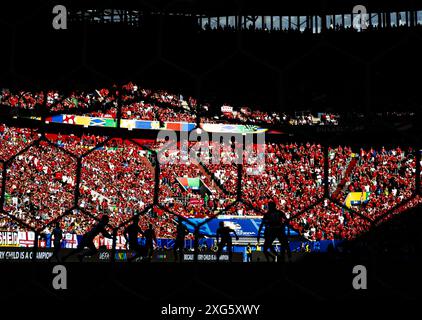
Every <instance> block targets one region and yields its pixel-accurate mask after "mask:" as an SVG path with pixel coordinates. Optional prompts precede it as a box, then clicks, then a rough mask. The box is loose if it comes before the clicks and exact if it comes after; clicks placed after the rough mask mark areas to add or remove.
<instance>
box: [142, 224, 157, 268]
mask: <svg viewBox="0 0 422 320" xmlns="http://www.w3.org/2000/svg"><path fill="white" fill-rule="evenodd" d="M144 237H145V249H146V252H147V257H148V260H149V261H151V258H152V256H153V254H154V242H155V243H157V238H156V236H155V231H154V229H153V228H152V224H149V225H148V229H146V230H145V231H144Z"/></svg>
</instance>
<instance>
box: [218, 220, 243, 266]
mask: <svg viewBox="0 0 422 320" xmlns="http://www.w3.org/2000/svg"><path fill="white" fill-rule="evenodd" d="M230 233H234V235H235V236H236V240H239V237H238V235H237V233H236V231H235V230H233V229H230V228H229V227H225V226H224V222H223V221H221V222H220V224H219V228H218V229H217V232H216V237H217V246H218V249H217V261H220V256H221V251H222V250H223V248H224V247H227V252H228V253H229V261H230V262H231V261H232V257H233V244H232V237H231V235H230ZM220 238H221V242H220Z"/></svg>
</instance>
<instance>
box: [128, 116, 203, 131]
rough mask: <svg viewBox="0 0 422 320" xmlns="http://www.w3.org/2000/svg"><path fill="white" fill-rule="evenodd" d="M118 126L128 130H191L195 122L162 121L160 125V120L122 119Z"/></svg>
mask: <svg viewBox="0 0 422 320" xmlns="http://www.w3.org/2000/svg"><path fill="white" fill-rule="evenodd" d="M120 127H121V128H126V129H129V130H134V129H138V130H139V129H141V130H174V131H191V130H193V129H194V128H195V127H196V124H195V123H190V122H163V123H162V126H160V121H149V120H126V119H122V120H121V122H120Z"/></svg>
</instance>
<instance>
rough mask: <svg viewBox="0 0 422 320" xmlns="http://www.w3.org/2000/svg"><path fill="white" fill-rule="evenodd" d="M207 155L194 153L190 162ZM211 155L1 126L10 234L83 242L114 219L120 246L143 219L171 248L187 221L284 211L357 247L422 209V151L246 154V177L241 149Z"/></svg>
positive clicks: (264, 149) (318, 149)
mask: <svg viewBox="0 0 422 320" xmlns="http://www.w3.org/2000/svg"><path fill="white" fill-rule="evenodd" d="M197 147H198V146H197V145H196V144H195V143H192V142H190V143H189V144H188V145H187V148H188V149H187V151H191V150H192V149H193V148H197ZM209 147H210V148H209V150H208V151H206V152H204V151H201V150H199V151H198V150H197V149H195V150H196V151H195V152H193V154H196V155H197V157H193V158H192V157H186V154H187V153H186V152H185V151H186V150H183V148H182V147H180V146H177V147H176V148H169V149H163V148H166V147H165V144H163V142H161V141H150V140H126V139H116V138H112V139H110V138H108V137H104V136H94V135H83V136H75V135H60V134H40V133H39V132H37V130H32V129H23V128H11V127H7V126H5V125H0V172H1V175H0V182H1V186H2V188H4V189H3V190H2V195H3V196H2V199H4V201H3V203H2V210H1V211H0V230H7V231H35V230H36V231H38V232H39V233H49V232H51V230H52V229H53V227H54V225H55V224H56V223H59V224H60V226H61V228H62V229H63V230H64V231H65V232H69V233H74V234H79V235H80V234H83V233H85V232H86V231H88V230H89V229H90V228H91V227H92V225H93V224H94V223H95V221H96V220H98V219H99V218H100V217H101V216H102V215H103V214H107V215H108V216H109V217H110V229H115V230H117V232H118V234H119V235H121V234H122V231H123V228H124V227H125V225H127V224H128V223H129V221H130V219H131V218H132V217H133V216H134V215H135V214H140V215H141V220H140V225H141V228H143V229H146V228H147V226H148V225H149V224H152V225H153V227H154V229H155V231H156V234H157V236H158V237H160V238H172V237H174V234H175V228H176V222H175V220H176V218H177V216H181V217H183V218H185V219H205V218H210V217H215V216H218V215H223V216H224V215H227V216H236V217H240V218H246V219H247V218H248V217H256V216H258V217H262V215H263V214H264V213H265V212H266V211H267V209H268V203H269V202H270V201H274V202H275V203H276V205H277V208H278V210H280V212H282V214H284V215H285V216H286V217H287V218H288V219H289V222H290V227H291V228H292V229H294V230H295V231H296V232H298V233H299V234H300V235H301V236H303V237H305V238H307V239H309V240H325V239H328V240H332V239H337V238H342V239H351V238H355V237H356V236H357V235H359V234H362V233H364V232H366V231H368V230H369V229H370V228H371V226H373V225H376V224H378V223H380V222H384V221H386V220H388V219H390V218H391V217H392V216H394V215H396V214H399V213H401V212H403V211H404V210H407V209H408V208H412V207H414V206H417V205H419V204H420V202H421V198H420V197H419V196H418V193H417V189H418V187H419V186H417V185H416V181H417V179H416V174H417V172H416V171H417V163H416V161H417V160H416V159H417V154H416V150H414V149H410V148H406V149H402V148H400V147H399V146H396V147H389V148H384V147H383V148H360V149H357V150H355V149H353V148H351V147H348V146H332V147H330V148H328V150H326V152H324V149H323V147H322V146H321V145H319V144H315V143H291V142H289V143H272V142H267V143H265V145H256V144H255V145H251V146H247V147H246V148H245V149H244V150H243V160H241V161H240V164H241V166H240V168H241V171H238V168H239V167H238V166H237V165H236V161H237V163H238V162H239V160H238V159H237V158H236V157H237V155H236V152H235V151H234V150H235V148H236V146H232V145H224V143H218V144H216V143H212V144H210V146H209ZM217 148H218V149H220V152H219V154H220V156H221V161H220V162H216V163H215V162H213V161H212V160H213V159H212V156H213V154H214V151H215V150H216V149H217ZM188 154H189V152H188ZM324 154H325V155H327V157H328V161H327V162H328V168H324V166H325V163H326V161H325V160H326V159H324ZM162 157H164V158H166V160H167V161H166V162H162ZM326 169H327V170H326ZM326 172H328V176H327V177H325V176H324V175H325V173H326ZM326 184H327V186H326ZM326 187H327V188H326ZM327 189H328V194H326V193H325V192H324V190H327ZM189 237H191V238H192V235H189Z"/></svg>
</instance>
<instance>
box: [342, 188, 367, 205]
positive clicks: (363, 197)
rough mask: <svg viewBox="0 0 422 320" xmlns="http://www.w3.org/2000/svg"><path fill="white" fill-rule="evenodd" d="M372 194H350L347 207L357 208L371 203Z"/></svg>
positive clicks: (347, 198)
mask: <svg viewBox="0 0 422 320" xmlns="http://www.w3.org/2000/svg"><path fill="white" fill-rule="evenodd" d="M369 195H370V192H350V193H349V194H348V195H347V197H346V200H345V201H344V202H345V205H346V207H348V208H350V207H351V206H357V205H360V204H362V203H366V202H368V201H369Z"/></svg>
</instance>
